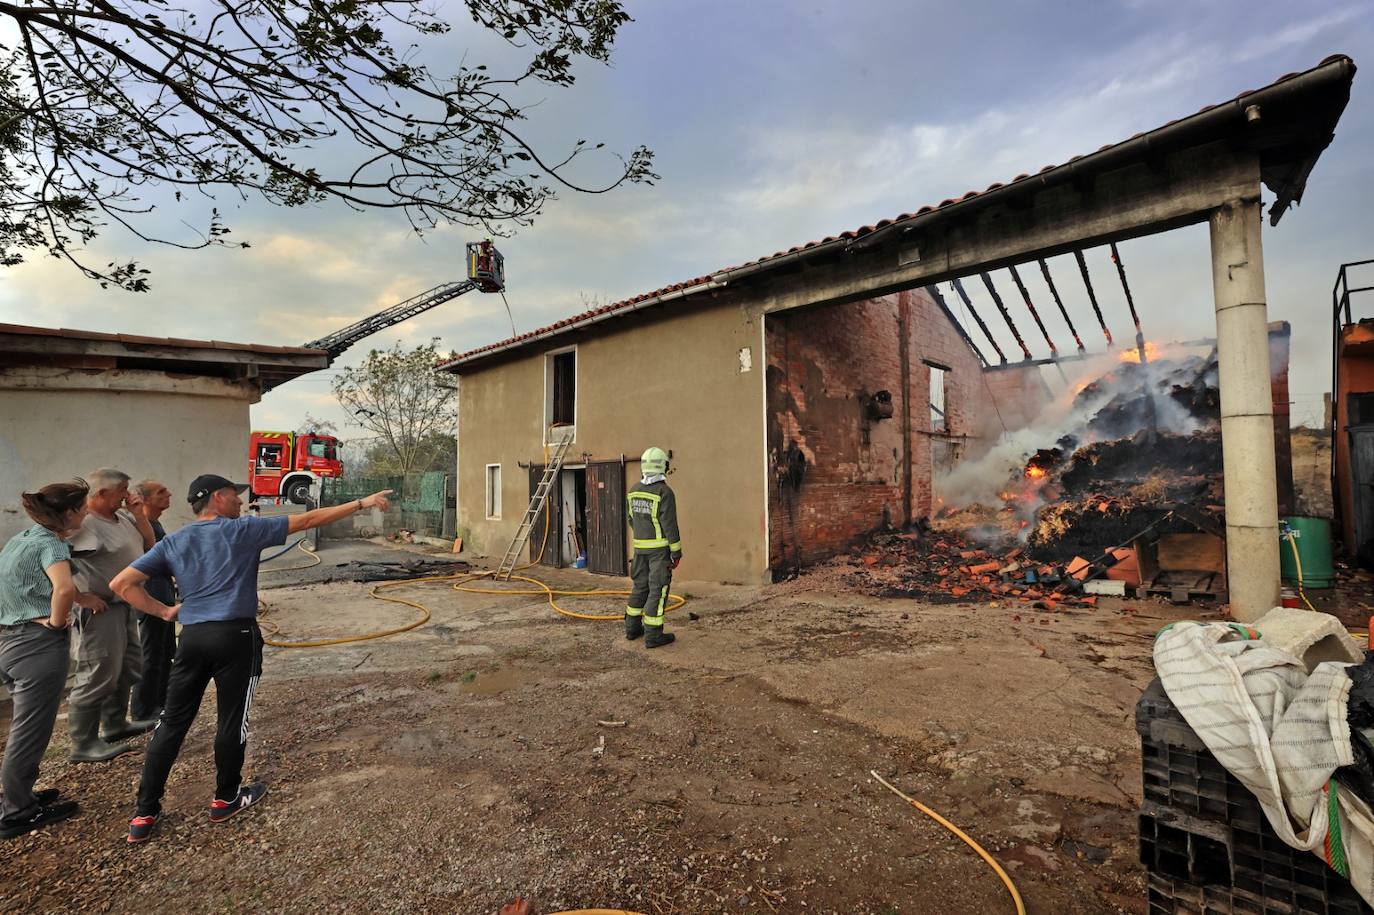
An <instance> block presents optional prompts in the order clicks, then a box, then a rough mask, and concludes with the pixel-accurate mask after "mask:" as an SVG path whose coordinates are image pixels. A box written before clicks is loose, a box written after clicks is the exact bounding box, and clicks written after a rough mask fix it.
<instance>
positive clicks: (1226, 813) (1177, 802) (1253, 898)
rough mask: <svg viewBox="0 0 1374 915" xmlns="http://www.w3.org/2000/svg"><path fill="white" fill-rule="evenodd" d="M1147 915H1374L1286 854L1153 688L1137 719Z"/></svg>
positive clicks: (1310, 862) (1312, 862) (1343, 883)
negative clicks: (1146, 873)
mask: <svg viewBox="0 0 1374 915" xmlns="http://www.w3.org/2000/svg"><path fill="white" fill-rule="evenodd" d="M1135 721H1136V730H1137V731H1138V732H1139V733H1140V756H1141V763H1142V766H1143V769H1144V772H1143V781H1144V795H1145V800H1144V803H1143V804H1142V805H1141V809H1140V863H1141V864H1143V865H1144V866H1145V870H1146V871H1147V872H1148V873H1149V912H1150V915H1183V913H1188V915H1201V913H1205V915H1233V913H1234V915H1242V913H1244V915H1279V913H1283V915H1306V913H1312V915H1374V909H1371V908H1370V907H1369V906H1368V905H1366V904H1365V902H1364V900H1362V899H1361V898H1360V896H1359V894H1358V893H1357V892H1355V889H1354V887H1352V886H1351V885H1350V881H1348V880H1346V879H1345V878H1344V877H1342V876H1341V875H1340V874H1338V873H1336V872H1335V871H1333V870H1331V869H1330V868H1329V867H1327V866H1326V864H1325V863H1324V862H1322V861H1321V860H1320V859H1319V858H1317V856H1316V855H1313V854H1311V853H1310V852H1305V851H1298V850H1297V849H1294V848H1291V847H1289V846H1288V845H1286V844H1285V843H1284V842H1283V840H1281V839H1280V838H1279V837H1278V836H1277V835H1275V834H1274V831H1273V829H1272V828H1270V826H1269V823H1268V821H1267V820H1266V819H1265V817H1264V812H1263V810H1261V809H1260V805H1259V802H1258V801H1256V800H1255V797H1254V795H1252V794H1251V793H1250V792H1249V790H1248V789H1247V788H1246V787H1245V786H1244V785H1242V784H1241V783H1240V782H1239V781H1238V780H1237V779H1236V778H1235V776H1233V775H1232V774H1231V773H1230V772H1228V771H1226V769H1225V768H1224V767H1223V766H1222V765H1221V764H1220V763H1219V762H1217V760H1216V757H1214V756H1213V755H1212V754H1211V753H1210V752H1209V751H1208V750H1207V747H1206V746H1205V745H1204V744H1203V743H1202V741H1201V740H1199V739H1198V736H1197V735H1196V734H1195V733H1194V732H1193V729H1192V728H1190V727H1189V726H1188V723H1187V722H1186V721H1184V720H1183V716H1182V715H1180V714H1179V713H1178V710H1177V709H1175V708H1174V705H1173V703H1172V702H1170V701H1169V697H1168V696H1167V695H1166V694H1165V692H1164V688H1163V687H1162V686H1161V684H1160V682H1159V680H1158V679H1156V680H1155V681H1154V682H1153V683H1151V684H1150V686H1149V687H1148V688H1147V689H1146V690H1145V694H1144V695H1143V696H1141V698H1140V702H1139V703H1137V705H1136V712H1135Z"/></svg>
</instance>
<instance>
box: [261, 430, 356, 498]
mask: <svg viewBox="0 0 1374 915" xmlns="http://www.w3.org/2000/svg"><path fill="white" fill-rule="evenodd" d="M338 476H343V462H342V461H340V460H339V440H338V439H337V438H335V437H334V436H332V435H321V434H319V433H317V432H300V433H294V432H254V433H253V434H252V435H251V436H250V438H249V440H248V483H249V486H250V489H249V493H250V494H251V498H253V499H260V498H264V497H266V498H281V499H287V500H288V501H291V502H295V503H296V504H298V505H305V504H306V503H307V502H309V501H310V490H311V487H313V486H314V485H315V481H316V480H318V479H320V478H321V477H338Z"/></svg>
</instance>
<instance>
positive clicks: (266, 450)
mask: <svg viewBox="0 0 1374 915" xmlns="http://www.w3.org/2000/svg"><path fill="white" fill-rule="evenodd" d="M258 469H259V470H281V445H259V446H258Z"/></svg>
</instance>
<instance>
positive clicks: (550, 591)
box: [258, 511, 687, 911]
mask: <svg viewBox="0 0 1374 915" xmlns="http://www.w3.org/2000/svg"><path fill="white" fill-rule="evenodd" d="M551 522H552V513H551V512H548V511H546V512H544V537H543V542H542V543H540V545H539V552H538V553H536V554H535V555H536V556H542V555H544V549H545V548H546V547H547V546H548V545H549V529H550V527H551ZM303 540H304V538H301V540H297V541H296V542H295V543H294V544H292V547H294V546H300V544H301V543H302V541H303ZM290 549H291V547H287V548H286V550H282V551H280V552H278V553H274V554H273V555H272V556H269V557H268V559H272V558H274V557H275V556H280V555H283V554H284V553H285V552H286V551H287V550H290ZM302 549H304V548H302ZM310 556H311V558H312V559H314V560H315V561H314V562H312V563H309V564H308V565H304V566H291V567H287V568H283V569H264V570H263V571H269V572H287V571H293V570H294V569H307V568H310V567H311V566H317V565H319V564H320V557H319V556H318V555H316V554H314V553H311V554H310ZM264 561H266V560H264ZM537 564H538V563H537V562H536V561H531V562H528V563H526V564H525V565H522V566H517V567H516V568H515V569H513V570H512V573H514V572H523V571H524V570H526V569H528V568H531V567H533V566H535V565H537ZM495 576H496V572H495V571H488V572H475V573H469V574H463V573H458V574H455V575H431V576H426V577H423V578H407V579H404V580H401V581H388V582H383V583H381V584H378V585H374V586H373V587H372V590H371V591H369V592H368V594H369V596H370V597H373V598H375V599H377V600H384V601H387V602H389V603H393V604H403V605H405V606H407V607H413V608H415V609H416V610H419V611H420V614H421V615H420V618H419V619H417V620H415V621H414V622H412V623H408V624H406V625H404V626H397V627H396V628H394V629H384V630H382V631H380V632H368V633H364V634H363V635H352V636H344V637H340V638H328V639H302V640H299V641H290V640H286V639H280V638H275V636H279V635H281V629H280V628H279V627H278V626H277V625H276V624H275V623H269V622H266V621H265V620H264V619H263V618H264V617H265V615H266V609H267V608H266V605H265V604H263V603H262V602H261V601H259V612H258V619H259V621H260V622H262V623H263V624H264V627H265V628H266V631H267V632H268V633H269V635H271V636H274V638H266V637H265V638H263V642H264V643H265V644H268V645H271V646H273V647H274V648H327V647H329V646H332V645H349V644H352V643H354V642H367V641H371V640H372V639H381V638H386V637H387V636H389V635H399V634H401V633H402V632H409V631H410V630H412V629H418V628H419V627H421V626H423V625H424V624H425V623H427V622H429V620H430V618H431V616H432V615H433V614H432V612H431V611H430V609H429V608H428V607H426V606H425V605H424V604H422V603H420V602H419V601H414V600H407V599H406V598H403V597H388V596H385V595H384V594H383V593H382V592H383V591H388V590H391V589H392V588H401V587H405V586H407V585H416V584H424V583H426V582H438V581H452V582H453V590H455V591H463V592H465V593H468V594H500V595H510V596H516V595H540V594H542V595H544V597H545V599H546V600H547V601H548V603H549V607H550V608H552V609H553V611H554V612H555V613H557V614H559V615H561V616H566V617H568V618H569V619H575V620H592V621H597V622H604V621H610V620H620V619H624V618H625V614H624V611H622V612H620V613H579V612H577V611H575V610H569V609H567V608H566V607H561V606H559V604H558V601H557V598H559V597H604V596H617V595H618V596H624V597H627V596H629V595H630V594H631V592H630V591H629V590H621V589H618V588H591V589H587V590H581V591H578V590H571V589H564V588H552V587H550V586H549V585H548V583H547V582H544V581H541V580H539V579H538V578H533V577H530V576H525V575H515V574H512V575H511V576H510V577H509V578H507V579H506V580H507V581H510V580H515V581H523V582H525V583H527V584H530V585H534V588H533V589H530V588H520V589H511V588H475V587H472V586H471V585H472V583H473V582H478V581H495V580H496V578H495ZM686 603H687V598H685V597H683V596H682V595H680V594H669V595H668V600H667V602H666V604H665V605H664V608H663V612H664V613H671V612H672V611H674V610H677V609H679V608H681V607H682V606H683V605H684V604H686ZM608 911H615V910H608Z"/></svg>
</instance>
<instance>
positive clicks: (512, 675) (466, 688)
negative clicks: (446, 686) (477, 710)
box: [458, 667, 528, 696]
mask: <svg viewBox="0 0 1374 915" xmlns="http://www.w3.org/2000/svg"><path fill="white" fill-rule="evenodd" d="M527 679H528V677H527V676H526V674H525V672H524V671H522V670H520V669H519V668H515V667H502V668H498V669H497V670H492V671H487V672H484V673H477V672H475V671H474V672H471V673H466V674H464V675H463V676H462V677H461V678H460V679H459V681H458V688H459V689H460V690H462V691H463V692H465V693H476V694H477V695H479V696H491V695H495V694H496V693H504V692H505V691H506V690H510V689H515V688H516V687H518V686H523V685H524V684H525V681H526V680H527Z"/></svg>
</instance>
